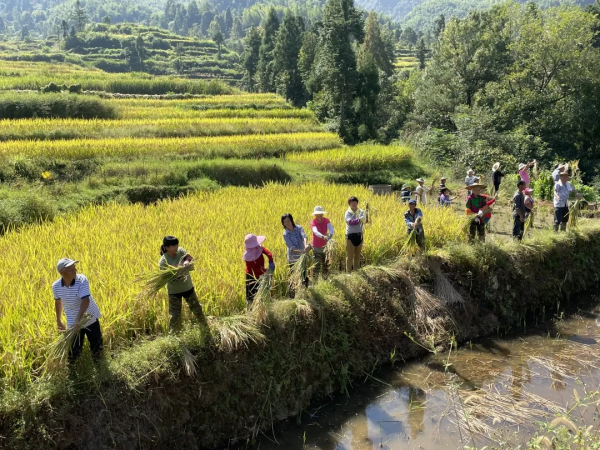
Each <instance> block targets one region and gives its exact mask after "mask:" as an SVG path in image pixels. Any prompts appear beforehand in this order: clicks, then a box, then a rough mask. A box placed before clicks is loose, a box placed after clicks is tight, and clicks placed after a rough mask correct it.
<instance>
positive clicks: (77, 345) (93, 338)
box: [69, 320, 104, 363]
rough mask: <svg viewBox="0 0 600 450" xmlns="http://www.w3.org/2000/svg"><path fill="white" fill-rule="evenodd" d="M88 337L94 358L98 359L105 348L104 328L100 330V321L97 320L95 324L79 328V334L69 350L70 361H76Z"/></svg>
mask: <svg viewBox="0 0 600 450" xmlns="http://www.w3.org/2000/svg"><path fill="white" fill-rule="evenodd" d="M86 337H87V339H88V341H89V343H90V350H91V352H92V356H93V357H94V359H95V360H96V359H98V358H99V357H100V354H101V353H102V349H103V348H104V341H103V340H102V330H100V321H99V320H96V321H95V322H94V323H93V324H91V325H89V326H87V327H85V328H82V329H81V330H79V335H78V336H77V337H76V338H75V339H74V340H73V344H72V345H71V350H70V351H69V362H70V363H74V362H75V361H76V360H77V358H79V355H81V351H82V350H83V341H84V339H85V338H86Z"/></svg>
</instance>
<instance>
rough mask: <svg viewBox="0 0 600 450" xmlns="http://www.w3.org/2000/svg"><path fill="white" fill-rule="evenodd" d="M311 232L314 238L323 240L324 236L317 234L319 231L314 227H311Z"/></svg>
mask: <svg viewBox="0 0 600 450" xmlns="http://www.w3.org/2000/svg"><path fill="white" fill-rule="evenodd" d="M311 230H312V232H313V234H314V235H315V236H316V237H318V238H321V239H324V238H325V236H323V235H322V234H321V233H319V230H317V227H316V226H315V227H312V228H311Z"/></svg>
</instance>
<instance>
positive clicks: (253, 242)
mask: <svg viewBox="0 0 600 450" xmlns="http://www.w3.org/2000/svg"><path fill="white" fill-rule="evenodd" d="M265 239H266V237H264V236H256V235H255V234H247V235H246V237H245V238H244V255H243V256H242V259H243V260H244V261H245V263H246V303H248V305H249V306H250V305H252V302H253V301H254V297H256V294H257V292H258V280H259V279H260V277H261V276H262V275H264V274H265V273H267V269H266V268H265V258H264V256H266V257H267V259H268V260H269V270H270V271H271V272H274V271H275V262H274V261H273V254H272V253H271V252H270V251H269V250H267V248H266V247H263V245H262V243H263V242H265ZM263 255H264V256H263Z"/></svg>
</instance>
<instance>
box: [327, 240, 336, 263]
mask: <svg viewBox="0 0 600 450" xmlns="http://www.w3.org/2000/svg"><path fill="white" fill-rule="evenodd" d="M334 261H335V239H329V240H328V241H327V245H326V246H325V264H326V265H327V267H334V265H333V263H334Z"/></svg>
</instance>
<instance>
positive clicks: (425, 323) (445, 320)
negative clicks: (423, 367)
mask: <svg viewBox="0 0 600 450" xmlns="http://www.w3.org/2000/svg"><path fill="white" fill-rule="evenodd" d="M412 315H413V319H414V320H413V323H414V324H415V329H416V330H417V332H418V333H419V334H420V335H421V336H423V337H425V338H427V337H432V338H435V337H439V336H442V335H444V334H446V333H447V330H448V329H454V330H458V325H457V324H456V321H455V320H454V318H453V317H452V313H451V311H450V309H449V308H448V306H446V305H445V304H444V303H443V302H442V301H441V299H440V298H438V297H436V296H434V295H433V294H431V293H430V292H429V291H428V290H427V289H424V288H422V287H421V286H415V303H414V307H413V311H412Z"/></svg>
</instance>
